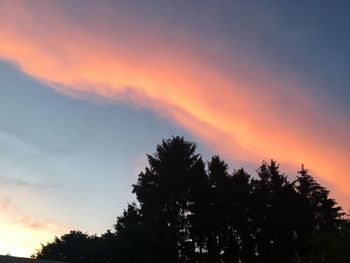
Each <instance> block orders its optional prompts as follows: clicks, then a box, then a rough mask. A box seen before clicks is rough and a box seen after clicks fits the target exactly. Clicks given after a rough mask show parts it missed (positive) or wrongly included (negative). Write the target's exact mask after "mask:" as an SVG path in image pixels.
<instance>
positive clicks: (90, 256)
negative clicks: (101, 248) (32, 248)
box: [36, 231, 99, 263]
mask: <svg viewBox="0 0 350 263" xmlns="http://www.w3.org/2000/svg"><path fill="white" fill-rule="evenodd" d="M98 242H99V239H98V237H97V236H89V235H88V234H85V233H82V232H81V231H71V232H69V233H68V234H64V235H62V236H61V237H60V238H58V237H55V239H54V241H53V242H51V243H48V244H46V245H41V249H39V250H38V251H37V252H36V258H38V259H55V260H62V261H67V262H73V263H80V262H81V263H82V262H97V254H98V251H97V248H98Z"/></svg>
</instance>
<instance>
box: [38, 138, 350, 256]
mask: <svg viewBox="0 0 350 263" xmlns="http://www.w3.org/2000/svg"><path fill="white" fill-rule="evenodd" d="M147 157H148V166H147V167H146V168H145V170H144V171H143V172H141V173H140V174H139V176H138V180H137V183H136V184H135V185H133V193H134V194H135V195H136V198H137V203H132V204H129V205H128V207H127V209H126V210H124V212H123V214H122V215H121V216H119V217H118V218H117V222H116V224H115V225H114V229H113V230H112V231H110V230H108V231H107V232H106V233H105V234H103V235H101V236H100V237H97V236H96V235H94V236H89V235H87V234H84V233H82V232H79V231H72V232H70V233H69V234H65V235H63V236H62V237H60V238H57V237H56V238H55V240H54V241H53V242H51V243H48V244H47V245H42V248H41V249H40V250H38V251H37V254H36V257H37V258H42V259H56V260H64V261H70V262H72V263H79V262H98V263H114V262H120V263H129V262H130V263H131V262H132V263H139V262H155V263H157V262H159V263H160V262H170V263H171V262H173V263H177V262H200V263H212V262H214V263H216V262H232V263H280V262H283V263H292V262H293V263H305V262H345V261H344V260H345V258H347V257H348V256H349V249H348V244H349V243H350V236H349V233H350V231H349V229H350V227H349V223H348V221H344V220H341V217H342V216H343V215H344V214H343V213H342V210H341V208H340V207H339V206H337V204H336V202H335V200H334V199H332V198H329V191H328V190H327V189H325V188H324V187H322V186H321V185H320V184H319V183H317V182H316V180H315V179H314V178H313V177H312V176H310V175H309V173H308V171H307V170H306V169H304V167H302V170H301V171H299V172H298V173H299V176H297V178H296V180H295V181H293V182H291V181H289V180H288V177H287V176H286V175H285V174H283V173H281V172H280V170H279V165H278V163H277V162H276V161H273V160H271V161H270V162H263V163H262V165H261V166H260V167H259V168H258V169H257V177H255V178H253V177H251V176H250V175H249V174H248V173H247V172H246V171H245V170H244V169H243V168H241V169H238V170H235V171H234V172H233V173H230V172H229V170H228V165H227V164H226V163H225V161H224V160H222V159H221V158H220V157H219V156H213V157H212V159H211V160H210V162H208V163H207V166H206V165H205V163H204V162H203V161H202V158H201V156H200V155H199V154H197V153H196V144H195V143H192V142H188V141H185V140H184V138H182V137H172V138H170V139H167V140H163V141H162V143H161V144H160V145H157V147H156V152H155V153H154V154H153V155H147ZM206 167H207V170H206ZM332 260H333V261H332Z"/></svg>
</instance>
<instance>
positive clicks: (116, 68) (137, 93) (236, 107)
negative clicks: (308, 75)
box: [0, 2, 350, 207]
mask: <svg viewBox="0 0 350 263" xmlns="http://www.w3.org/2000/svg"><path fill="white" fill-rule="evenodd" d="M1 5H2V6H1ZM1 5H0V10H2V11H0V32H1V35H0V56H1V57H2V58H3V59H6V60H10V61H14V62H15V63H17V65H18V66H19V67H20V68H21V69H22V70H23V71H24V72H25V73H27V74H28V75H31V76H33V77H34V78H36V79H39V80H41V81H42V82H44V83H46V84H47V85H48V86H50V87H53V88H56V89H57V90H59V91H61V92H64V93H66V94H70V95H72V96H79V94H91V95H98V96H101V97H104V98H106V99H108V100H112V101H118V100H125V99H126V100H129V101H132V102H133V103H136V104H138V105H141V106H142V107H148V108H151V109H153V110H155V112H157V113H160V114H162V115H165V116H167V117H169V118H172V119H174V120H175V121H176V122H177V123H179V124H180V125H182V126H183V127H185V128H186V129H188V130H189V131H191V132H193V133H194V134H195V135H197V136H198V137H200V138H202V139H203V140H205V141H207V142H208V143H209V144H211V145H212V146H213V147H215V148H216V149H217V150H218V151H219V152H224V153H225V154H226V156H229V158H233V159H241V160H248V161H253V162H259V161H261V160H262V159H269V158H275V159H277V160H279V161H281V162H285V163H291V164H294V165H299V164H300V163H305V164H306V165H307V167H310V168H311V169H312V172H314V174H317V176H319V178H321V179H322V180H324V181H326V182H328V183H329V186H330V187H331V188H332V190H333V191H336V192H335V196H336V197H340V198H341V200H342V205H344V206H347V207H350V198H349V193H350V178H349V177H348V176H347V175H346V173H345V171H346V168H347V163H348V156H349V149H350V142H349V140H348V136H347V134H349V132H350V127H349V125H348V123H347V122H346V121H345V120H344V118H342V117H341V116H340V115H337V116H335V115H334V113H332V112H331V111H328V110H324V109H322V108H321V105H318V103H317V102H315V101H313V97H312V96H311V94H308V93H306V92H305V91H304V90H303V86H302V84H300V83H299V82H298V81H297V80H296V79H295V78H293V77H291V76H286V75H284V76H276V74H275V73H273V72H269V71H268V70H266V69H265V70H263V65H264V66H268V64H266V65H265V64H264V62H263V61H260V62H255V63H254V64H253V63H252V62H251V61H250V58H248V57H247V58H244V57H243V58H242V57H241V56H240V55H236V56H235V57H234V59H232V60H231V61H230V62H229V63H228V64H225V67H221V66H219V64H220V63H215V61H216V60H217V61H220V59H222V60H223V57H224V56H225V54H219V53H218V52H216V53H215V52H213V53H211V52H210V50H207V49H206V48H204V47H201V43H200V42H199V41H197V40H196V39H195V38H194V37H192V36H191V35H190V34H186V33H183V32H181V33H179V32H174V33H173V36H172V38H171V39H170V40H169V39H165V38H167V37H169V34H165V33H164V32H165V31H166V30H165V29H164V28H162V26H161V25H158V24H150V25H148V27H147V30H146V31H142V30H139V31H138V32H137V33H135V34H133V30H134V29H135V28H133V27H132V26H130V25H129V24H131V25H132V21H133V18H129V20H127V21H124V23H121V24H120V25H118V24H116V25H113V26H111V28H110V31H111V32H110V34H109V35H108V34H106V29H103V30H101V32H100V31H99V30H98V26H91V28H87V26H86V25H85V26H84V23H85V22H86V23H88V21H83V22H82V21H78V20H74V18H72V17H69V16H66V15H65V13H64V12H63V11H62V10H61V9H60V8H57V7H56V6H55V5H54V4H53V3H52V2H50V4H44V6H35V7H32V6H27V5H26V4H25V3H24V2H17V4H16V5H12V4H11V5H9V4H6V3H5V4H4V3H2V4H1ZM95 15H98V14H95ZM37 17H41V18H42V19H38V18H37ZM123 19H128V18H125V17H123ZM128 22H130V23H128ZM79 23H80V24H79ZM223 52H224V51H223ZM233 53H234V51H233ZM232 56H233V55H232ZM212 57H215V58H216V60H215V61H213V60H211V58H212ZM244 59H247V61H250V62H246V61H245V60H244ZM243 64H244V65H247V64H248V66H246V69H245V70H242V65H243ZM130 91H131V92H130Z"/></svg>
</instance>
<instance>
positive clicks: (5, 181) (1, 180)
mask: <svg viewBox="0 0 350 263" xmlns="http://www.w3.org/2000/svg"><path fill="white" fill-rule="evenodd" d="M0 185H2V186H3V185H7V186H19V187H28V188H34V189H35V190H41V189H52V188H57V187H59V186H60V185H59V184H49V183H41V182H30V181H25V180H22V179H19V178H10V177H4V176H0Z"/></svg>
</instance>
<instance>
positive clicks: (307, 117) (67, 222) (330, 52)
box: [0, 0, 350, 256]
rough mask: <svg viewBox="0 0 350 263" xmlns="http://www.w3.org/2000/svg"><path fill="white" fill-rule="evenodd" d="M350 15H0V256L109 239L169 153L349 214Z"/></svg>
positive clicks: (226, 5)
mask: <svg viewBox="0 0 350 263" xmlns="http://www.w3.org/2000/svg"><path fill="white" fill-rule="evenodd" d="M349 11H350V4H349V2H348V1H292V2H291V1H224V0H223V1H204V0H203V1H155V0H147V1H133V0H130V1H89V0H86V1H82V0H77V1H68V0H61V1H52V0H48V1H39V0H28V1H11V0H0V189H1V191H0V209H1V212H0V254H5V253H11V254H12V255H17V256H29V255H30V254H32V253H33V252H34V251H35V249H36V248H38V247H40V243H45V242H47V241H50V240H52V239H53V237H54V236H55V235H61V234H63V233H66V232H67V231H69V230H72V229H80V230H82V231H87V232H88V233H91V234H92V233H97V234H101V233H103V232H104V231H106V230H107V229H109V228H112V226H113V223H115V220H116V217H117V216H118V215H120V214H121V212H122V211H123V209H124V208H125V207H126V205H127V203H128V202H132V201H134V200H135V197H134V196H133V195H132V194H131V185H132V184H133V183H135V182H136V179H137V175H138V173H139V172H140V171H141V170H143V169H144V167H145V166H146V165H147V162H146V154H148V153H153V152H154V150H155V146H156V144H158V143H160V142H161V139H162V138H168V137H170V136H172V135H181V136H184V137H185V138H186V139H188V140H192V141H196V142H197V143H198V151H199V152H200V153H202V155H203V157H204V159H206V160H207V159H209V158H210V156H211V155H213V154H217V153H219V154H220V155H221V156H223V157H224V159H225V160H226V161H227V162H228V163H229V164H230V166H231V169H234V168H239V167H241V166H243V167H246V168H247V169H248V170H249V171H252V172H254V169H256V168H257V167H258V166H259V164H260V163H261V161H262V160H270V159H272V158H273V159H275V160H277V161H278V162H279V163H281V169H282V171H284V172H286V173H287V174H290V176H291V177H293V176H295V175H296V171H297V170H298V169H300V167H301V164H305V167H306V168H308V169H309V170H310V173H311V174H312V175H313V176H314V177H315V178H316V179H317V180H318V181H319V182H320V183H321V184H322V185H324V186H326V187H327V188H328V189H330V190H331V195H332V197H334V198H335V199H336V200H337V201H338V203H339V204H340V205H341V206H342V207H343V208H344V209H345V210H346V211H348V209H349V208H350V175H349V174H348V171H347V166H348V163H349V156H350V137H349V134H350V74H349V69H350V49H349V48H348V47H349V46H350V32H349V31H350V17H349V16H348V13H349Z"/></svg>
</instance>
